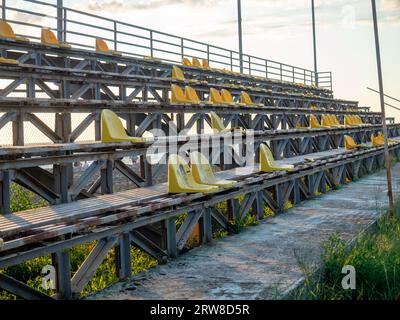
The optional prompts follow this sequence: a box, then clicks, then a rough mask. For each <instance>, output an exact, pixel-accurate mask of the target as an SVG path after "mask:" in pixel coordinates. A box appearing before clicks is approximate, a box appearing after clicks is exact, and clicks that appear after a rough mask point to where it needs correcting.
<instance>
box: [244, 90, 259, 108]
mask: <svg viewBox="0 0 400 320" xmlns="http://www.w3.org/2000/svg"><path fill="white" fill-rule="evenodd" d="M240 103H242V104H243V105H245V106H257V107H263V106H264V105H263V104H262V103H254V102H253V100H252V99H251V97H250V95H249V94H248V93H247V92H245V91H242V92H241V93H240Z"/></svg>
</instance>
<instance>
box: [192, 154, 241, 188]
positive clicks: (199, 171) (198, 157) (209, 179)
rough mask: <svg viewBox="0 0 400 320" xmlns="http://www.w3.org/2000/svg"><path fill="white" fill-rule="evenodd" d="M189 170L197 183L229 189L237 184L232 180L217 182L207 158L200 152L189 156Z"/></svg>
mask: <svg viewBox="0 0 400 320" xmlns="http://www.w3.org/2000/svg"><path fill="white" fill-rule="evenodd" d="M190 168H191V170H192V174H193V177H194V179H195V181H196V182H197V183H200V184H206V185H210V186H217V187H222V188H224V189H229V188H232V187H233V186H235V184H236V183H237V182H236V181H233V180H231V181H230V180H218V179H217V178H216V177H215V175H214V173H213V171H212V168H211V165H210V163H209V161H208V160H207V158H206V157H205V156H204V155H203V154H202V153H200V152H198V151H195V152H192V153H191V154H190Z"/></svg>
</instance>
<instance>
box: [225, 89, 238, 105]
mask: <svg viewBox="0 0 400 320" xmlns="http://www.w3.org/2000/svg"><path fill="white" fill-rule="evenodd" d="M221 98H222V101H223V102H224V103H225V104H229V105H231V106H235V105H243V104H238V103H236V102H235V101H233V97H232V95H231V93H230V92H229V91H228V90H226V89H222V90H221Z"/></svg>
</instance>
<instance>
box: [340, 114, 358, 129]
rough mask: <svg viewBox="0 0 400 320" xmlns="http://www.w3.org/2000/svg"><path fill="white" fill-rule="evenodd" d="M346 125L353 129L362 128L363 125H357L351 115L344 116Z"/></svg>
mask: <svg viewBox="0 0 400 320" xmlns="http://www.w3.org/2000/svg"><path fill="white" fill-rule="evenodd" d="M344 124H345V125H346V126H351V127H359V126H362V124H361V125H360V124H359V123H357V121H355V120H354V118H353V117H352V116H349V115H346V116H344Z"/></svg>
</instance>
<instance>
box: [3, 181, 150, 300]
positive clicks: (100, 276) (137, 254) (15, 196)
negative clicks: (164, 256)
mask: <svg viewBox="0 0 400 320" xmlns="http://www.w3.org/2000/svg"><path fill="white" fill-rule="evenodd" d="M45 205H46V202H44V201H42V200H39V199H38V198H37V197H36V196H35V195H34V194H33V193H32V192H30V191H28V190H26V189H24V188H22V187H20V186H18V185H16V184H13V185H12V192H11V209H12V211H13V212H16V211H22V210H28V209H33V208H38V207H42V206H45ZM95 244H96V243H95V242H93V243H89V244H86V245H79V246H76V247H74V248H72V249H71V250H70V257H71V272H72V274H73V273H74V272H76V271H77V270H78V268H79V266H80V265H81V264H82V262H83V261H84V260H85V258H86V257H87V255H88V254H89V252H90V250H91V249H92V248H93V246H94V245H95ZM114 255H115V252H114V250H112V251H110V253H109V254H108V255H107V257H106V259H105V260H104V262H103V263H102V264H101V266H100V267H99V269H98V270H97V271H96V273H95V274H94V276H93V278H92V279H91V281H90V282H89V283H88V284H87V286H86V287H85V289H84V291H83V292H82V296H85V295H87V294H89V293H92V292H95V291H98V290H101V289H103V288H105V287H106V286H107V285H109V284H111V283H113V282H116V281H118V277H117V276H116V270H115V263H114V261H115V259H114ZM131 255H132V272H133V273H139V272H142V271H144V270H147V269H149V268H152V267H154V266H156V265H157V260H155V259H153V258H151V257H150V256H148V255H147V254H146V253H144V252H143V251H140V250H139V249H136V248H132V249H131ZM45 265H51V257H50V256H46V257H40V258H36V259H33V260H30V261H26V262H24V263H21V264H19V265H16V266H12V267H9V268H6V269H3V270H0V272H4V273H6V274H7V275H9V276H11V277H13V278H15V279H17V280H20V281H22V282H24V283H26V284H28V285H29V286H31V287H32V288H35V289H37V290H39V291H42V292H44V293H47V294H53V292H52V291H51V290H48V291H47V290H45V289H43V287H42V279H43V275H42V274H41V271H42V268H43V267H44V266H45ZM14 299H16V296H14V295H12V294H9V293H7V292H5V291H1V290H0V300H14Z"/></svg>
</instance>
